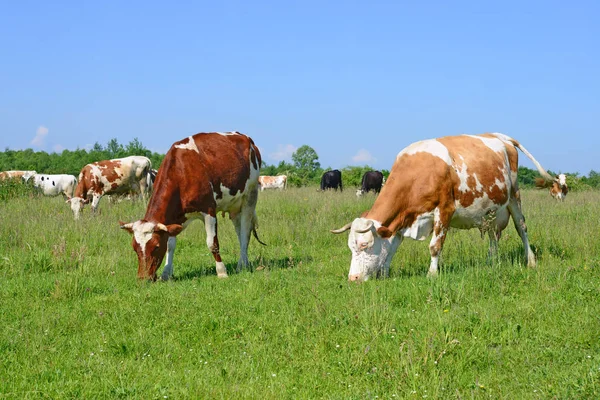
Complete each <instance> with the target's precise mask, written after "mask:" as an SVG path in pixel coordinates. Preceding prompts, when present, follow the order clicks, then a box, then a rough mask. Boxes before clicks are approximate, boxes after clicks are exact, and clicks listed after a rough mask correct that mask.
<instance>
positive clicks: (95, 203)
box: [91, 194, 102, 214]
mask: <svg viewBox="0 0 600 400" xmlns="http://www.w3.org/2000/svg"><path fill="white" fill-rule="evenodd" d="M101 198H102V195H98V194H94V195H93V196H92V206H91V208H92V213H94V214H95V213H96V210H98V204H99V203H100V199H101Z"/></svg>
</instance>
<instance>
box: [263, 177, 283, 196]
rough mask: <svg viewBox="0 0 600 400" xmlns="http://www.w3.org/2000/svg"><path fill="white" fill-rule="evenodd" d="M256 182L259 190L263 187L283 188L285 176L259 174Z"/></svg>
mask: <svg viewBox="0 0 600 400" xmlns="http://www.w3.org/2000/svg"><path fill="white" fill-rule="evenodd" d="M258 184H259V185H260V191H261V192H262V191H263V190H265V189H280V190H283V189H285V187H286V186H287V176H286V175H278V176H266V175H261V176H259V177H258Z"/></svg>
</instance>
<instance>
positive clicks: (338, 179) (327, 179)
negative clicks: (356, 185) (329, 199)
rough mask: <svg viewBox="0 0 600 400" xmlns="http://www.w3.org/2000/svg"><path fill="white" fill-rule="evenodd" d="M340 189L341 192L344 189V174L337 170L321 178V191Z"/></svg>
mask: <svg viewBox="0 0 600 400" xmlns="http://www.w3.org/2000/svg"><path fill="white" fill-rule="evenodd" d="M338 188H340V192H341V191H342V190H343V189H342V173H341V172H340V171H339V170H337V169H334V170H331V171H327V172H325V173H324V174H323V176H322V177H321V190H327V189H334V190H336V191H337V190H338Z"/></svg>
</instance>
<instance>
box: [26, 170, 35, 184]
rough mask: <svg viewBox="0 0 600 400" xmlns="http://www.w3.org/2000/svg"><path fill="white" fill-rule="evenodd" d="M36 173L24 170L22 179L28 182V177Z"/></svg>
mask: <svg viewBox="0 0 600 400" xmlns="http://www.w3.org/2000/svg"><path fill="white" fill-rule="evenodd" d="M36 174H37V172H36V171H25V173H24V174H23V180H24V181H25V182H28V181H29V179H30V178H31V177H32V176H34V175H36Z"/></svg>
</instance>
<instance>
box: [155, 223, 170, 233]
mask: <svg viewBox="0 0 600 400" xmlns="http://www.w3.org/2000/svg"><path fill="white" fill-rule="evenodd" d="M156 228H157V229H159V230H161V231H165V232H168V231H169V230H168V229H167V227H166V226H165V224H161V223H160V222H159V223H158V224H156Z"/></svg>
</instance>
